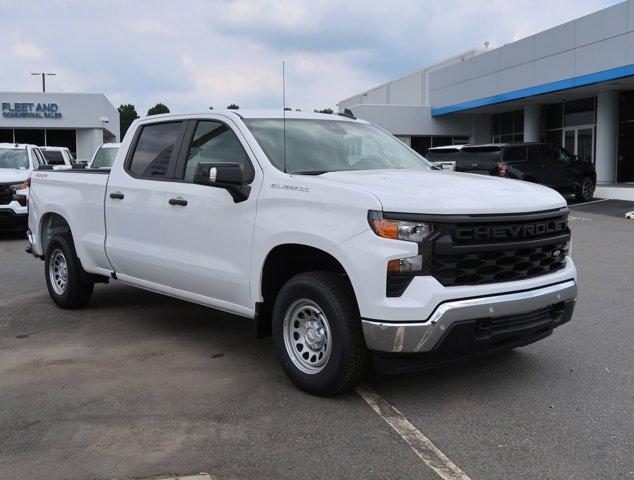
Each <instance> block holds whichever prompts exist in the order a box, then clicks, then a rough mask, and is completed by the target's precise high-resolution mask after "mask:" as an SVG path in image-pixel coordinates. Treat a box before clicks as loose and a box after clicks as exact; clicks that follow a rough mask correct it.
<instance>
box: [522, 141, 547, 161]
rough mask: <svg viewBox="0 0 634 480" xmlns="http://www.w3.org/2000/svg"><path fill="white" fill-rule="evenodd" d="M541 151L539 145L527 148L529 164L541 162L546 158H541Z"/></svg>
mask: <svg viewBox="0 0 634 480" xmlns="http://www.w3.org/2000/svg"><path fill="white" fill-rule="evenodd" d="M541 153H542V152H541V149H540V148H539V147H538V146H537V145H529V146H528V147H526V156H527V157H528V161H529V162H539V161H540V160H544V158H545V157H541V158H540V155H541Z"/></svg>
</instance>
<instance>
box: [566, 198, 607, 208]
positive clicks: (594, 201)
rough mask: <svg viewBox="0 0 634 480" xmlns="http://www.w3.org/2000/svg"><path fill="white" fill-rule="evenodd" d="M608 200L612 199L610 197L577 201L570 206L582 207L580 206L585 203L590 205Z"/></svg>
mask: <svg viewBox="0 0 634 480" xmlns="http://www.w3.org/2000/svg"><path fill="white" fill-rule="evenodd" d="M608 200H610V199H609V198H600V199H598V200H590V201H589V202H581V203H575V204H572V205H570V207H571V208H574V207H580V206H583V205H589V204H591V203H599V202H607V201H608Z"/></svg>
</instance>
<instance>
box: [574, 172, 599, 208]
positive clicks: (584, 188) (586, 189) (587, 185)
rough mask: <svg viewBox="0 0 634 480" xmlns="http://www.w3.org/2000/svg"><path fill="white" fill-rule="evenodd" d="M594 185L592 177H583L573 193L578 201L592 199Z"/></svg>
mask: <svg viewBox="0 0 634 480" xmlns="http://www.w3.org/2000/svg"><path fill="white" fill-rule="evenodd" d="M595 187H596V185H595V184H594V182H593V181H592V179H591V178H590V177H585V178H584V179H583V180H582V181H581V185H579V188H578V189H577V192H576V194H575V196H576V198H577V200H579V201H580V202H589V201H590V200H592V197H593V196H594V189H595Z"/></svg>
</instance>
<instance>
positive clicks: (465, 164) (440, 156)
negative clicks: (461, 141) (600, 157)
mask: <svg viewBox="0 0 634 480" xmlns="http://www.w3.org/2000/svg"><path fill="white" fill-rule="evenodd" d="M426 158H427V159H428V160H429V161H430V162H432V163H434V164H436V165H439V166H440V167H442V168H443V169H451V170H454V171H456V172H465V173H477V174H481V175H492V176H497V177H506V178H513V179H517V180H524V181H527V182H533V183H539V184H541V185H546V186H547V187H550V188H553V189H554V190H557V191H558V192H560V193H562V194H564V195H568V194H574V195H575V196H576V197H577V200H579V201H582V202H588V201H590V200H592V197H593V196H594V190H595V187H596V183H597V174H596V171H595V169H594V165H593V164H591V163H588V162H581V161H579V159H578V157H577V156H576V155H572V154H570V153H569V152H568V151H567V150H566V149H565V148H563V147H562V146H561V145H557V144H553V143H540V142H530V143H529V142H525V143H495V144H487V145H452V146H445V147H435V148H430V149H429V151H428V152H427V154H426Z"/></svg>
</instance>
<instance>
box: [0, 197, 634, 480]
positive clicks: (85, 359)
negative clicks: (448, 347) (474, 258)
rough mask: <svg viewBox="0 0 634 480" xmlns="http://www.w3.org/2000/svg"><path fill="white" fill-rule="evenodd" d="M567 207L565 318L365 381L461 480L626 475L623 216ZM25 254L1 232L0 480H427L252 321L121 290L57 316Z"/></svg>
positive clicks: (627, 240)
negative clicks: (575, 279) (571, 282)
mask: <svg viewBox="0 0 634 480" xmlns="http://www.w3.org/2000/svg"><path fill="white" fill-rule="evenodd" d="M572 210H573V213H572V221H571V227H572V229H573V257H574V259H575V261H576V264H577V267H578V270H579V276H580V282H579V298H578V304H577V309H576V313H575V315H574V317H573V320H572V321H571V322H570V323H568V324H566V325H564V326H562V327H561V328H560V329H558V330H556V331H555V333H554V334H553V335H552V336H551V337H549V338H547V339H545V340H543V341H541V342H538V343H536V344H533V345H530V346H528V347H524V348H522V349H519V350H516V351H513V352H510V353H507V354H504V355H501V356H497V357H493V358H489V359H486V360H481V361H478V362H472V363H469V364H467V365H459V366H452V367H446V368H442V369H437V370H432V371H426V372H422V373H417V374H409V375H401V376H394V377H376V376H373V377H370V378H368V380H367V386H368V388H369V389H372V390H373V391H375V392H377V393H378V394H379V395H381V396H382V397H383V398H384V399H385V400H386V401H387V402H389V404H391V405H392V406H394V407H395V408H396V409H398V411H400V412H401V413H402V414H403V416H404V417H406V418H407V419H408V420H409V422H411V424H412V425H414V426H415V427H416V428H417V429H418V430H419V431H420V432H422V433H423V434H424V435H425V436H427V438H429V439H430V440H431V441H432V442H433V443H434V444H435V445H436V446H437V447H438V448H439V449H440V450H441V451H442V452H443V453H444V454H445V455H446V456H447V457H448V458H449V459H450V460H451V461H452V462H453V463H455V464H456V465H457V466H458V467H460V468H461V469H462V470H463V471H464V473H465V474H466V475H468V477H469V478H471V479H511V478H512V479H545V478H548V479H571V478H579V479H581V478H583V479H594V478H597V479H598V478H600V479H616V478H634V464H633V462H632V451H633V449H634V445H633V435H634V433H633V432H634V422H633V415H632V411H633V407H634V395H633V393H634V382H633V371H634V370H633V368H632V366H633V365H634V349H633V348H632V339H633V338H634V335H633V333H634V328H633V322H632V317H633V314H634V295H633V293H632V292H633V291H634V288H633V284H634V273H633V268H634V221H628V220H625V219H622V218H617V217H615V216H609V215H603V214H602V213H601V211H600V210H599V213H597V212H596V211H588V209H587V208H583V207H573V208H572ZM24 246H25V242H24V241H23V240H22V239H21V238H20V237H19V236H7V235H5V236H3V237H1V238H0V478H2V479H12V480H19V479H29V480H32V479H111V478H117V479H118V478H154V477H159V476H161V475H177V474H182V475H184V474H192V473H197V472H208V473H209V474H210V475H211V476H212V478H254V479H256V478H257V479H262V478H293V479H300V478H301V479H303V478H306V479H317V478H319V479H326V478H398V479H410V478H412V479H414V478H416V479H435V478H439V477H438V476H437V474H436V473H435V472H434V471H432V470H431V469H430V468H429V467H427V466H426V465H425V464H424V463H423V462H422V461H421V459H420V458H419V457H418V456H417V455H416V454H415V453H414V452H413V451H412V449H411V448H410V447H409V445H408V444H407V443H406V442H405V441H404V440H403V439H402V438H401V437H400V436H399V435H398V434H397V433H396V432H395V431H394V430H393V429H392V428H391V427H390V426H389V425H388V424H387V423H386V422H385V421H384V420H383V419H382V418H381V417H380V416H378V415H377V414H376V413H375V412H374V411H373V410H372V409H371V408H370V407H369V405H368V404H367V403H365V401H364V400H363V399H362V397H361V396H359V395H358V394H356V393H350V394H347V395H344V396H341V397H337V398H333V399H322V398H316V397H312V396H309V395H306V394H304V393H302V392H300V391H298V390H297V389H295V388H294V387H293V385H292V384H291V383H290V381H288V380H287V378H286V376H285V375H284V373H283V372H282V370H281V369H280V368H279V367H278V365H277V361H276V359H275V356H274V352H273V348H272V345H271V341H270V339H262V340H257V339H255V338H254V335H253V327H252V325H251V322H250V321H248V320H245V319H242V318H238V317H232V316H230V315H226V314H222V313H218V312H214V311H212V310H209V309H205V308H203V307H199V306H196V305H191V304H187V303H184V302H181V301H178V300H174V299H170V298H167V297H162V296H159V295H155V294H152V293H148V292H145V291H141V290H137V289H134V288H131V287H127V286H125V285H121V284H116V283H114V284H111V285H98V286H97V287H96V291H95V295H94V297H93V300H92V302H91V303H90V304H89V306H88V307H87V308H85V309H82V310H78V311H62V310H59V309H57V308H56V307H54V306H53V304H52V302H51V301H50V299H49V297H48V294H47V292H46V287H45V283H44V277H43V273H42V272H43V263H42V262H40V261H38V260H35V259H33V258H31V257H28V256H26V255H25V254H24V253H23V249H24Z"/></svg>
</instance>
